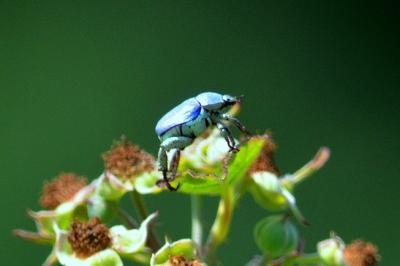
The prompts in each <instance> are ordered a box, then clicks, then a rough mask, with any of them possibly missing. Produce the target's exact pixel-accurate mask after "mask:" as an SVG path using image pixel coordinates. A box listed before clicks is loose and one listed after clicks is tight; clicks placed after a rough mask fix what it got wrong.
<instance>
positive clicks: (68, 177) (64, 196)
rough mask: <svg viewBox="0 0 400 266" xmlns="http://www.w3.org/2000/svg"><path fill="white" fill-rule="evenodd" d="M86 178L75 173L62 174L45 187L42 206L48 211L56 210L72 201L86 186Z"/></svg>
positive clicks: (41, 199)
mask: <svg viewBox="0 0 400 266" xmlns="http://www.w3.org/2000/svg"><path fill="white" fill-rule="evenodd" d="M86 182H87V181H86V178H85V177H78V176H77V175H75V174H73V173H62V174H60V175H58V176H57V177H56V178H54V179H53V180H52V181H51V182H47V183H45V184H44V186H43V192H42V196H41V197H40V200H39V202H40V205H41V206H42V207H44V208H46V209H55V208H56V207H57V206H58V205H60V204H61V203H64V202H66V201H68V200H70V199H71V198H72V197H73V196H74V195H75V194H76V193H77V192H78V191H79V190H81V189H82V188H83V187H84V186H86Z"/></svg>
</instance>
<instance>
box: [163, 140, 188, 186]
mask: <svg viewBox="0 0 400 266" xmlns="http://www.w3.org/2000/svg"><path fill="white" fill-rule="evenodd" d="M192 142H193V139H192V138H188V137H183V136H179V137H171V138H169V139H166V140H164V141H163V142H162V143H161V145H160V150H159V152H158V163H159V171H161V172H162V173H163V179H161V180H158V181H157V185H159V186H161V185H163V184H165V185H166V186H167V188H168V189H169V190H170V191H176V190H177V189H178V188H179V185H180V184H178V185H177V187H176V188H174V187H173V186H172V185H171V184H170V183H169V182H171V181H173V180H174V179H175V176H176V172H177V169H178V165H179V159H180V150H181V149H183V148H185V147H186V146H189V145H190V144H191V143H192ZM170 150H173V151H174V152H173V154H172V158H171V162H170V167H169V169H168V156H167V151H170ZM169 171H171V172H172V173H171V177H169V178H168V174H167V173H168V172H169Z"/></svg>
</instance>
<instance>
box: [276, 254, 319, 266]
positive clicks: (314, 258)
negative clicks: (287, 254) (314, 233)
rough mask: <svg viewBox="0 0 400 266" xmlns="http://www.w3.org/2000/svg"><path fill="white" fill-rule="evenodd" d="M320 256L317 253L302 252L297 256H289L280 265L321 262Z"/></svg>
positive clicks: (288, 265) (290, 265)
mask: <svg viewBox="0 0 400 266" xmlns="http://www.w3.org/2000/svg"><path fill="white" fill-rule="evenodd" d="M321 262H322V261H321V258H320V257H319V255H318V253H311V254H303V255H301V256H298V257H291V258H288V259H286V260H285V261H284V263H283V265H282V266H293V265H301V266H303V265H315V264H318V263H321Z"/></svg>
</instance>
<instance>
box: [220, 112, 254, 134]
mask: <svg viewBox="0 0 400 266" xmlns="http://www.w3.org/2000/svg"><path fill="white" fill-rule="evenodd" d="M221 119H224V120H227V121H229V122H231V123H232V124H234V125H235V126H236V127H237V128H238V129H239V130H240V131H241V132H243V133H244V134H246V136H247V137H251V136H252V134H251V132H250V131H248V130H247V128H245V127H244V126H243V125H242V123H240V121H239V119H237V118H235V117H233V116H230V115H228V114H222V115H221Z"/></svg>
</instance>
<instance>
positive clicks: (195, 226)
mask: <svg viewBox="0 0 400 266" xmlns="http://www.w3.org/2000/svg"><path fill="white" fill-rule="evenodd" d="M190 201H191V207H192V239H193V241H194V242H195V243H196V244H197V245H198V246H199V247H201V245H202V243H203V225H202V223H201V219H202V217H201V209H202V198H201V196H199V195H192V196H191V197H190Z"/></svg>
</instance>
